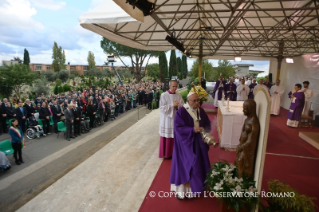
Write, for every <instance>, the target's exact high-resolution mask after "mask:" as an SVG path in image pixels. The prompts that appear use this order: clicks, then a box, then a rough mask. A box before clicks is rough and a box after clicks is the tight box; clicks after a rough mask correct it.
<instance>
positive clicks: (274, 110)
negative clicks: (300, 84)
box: [270, 85, 285, 115]
mask: <svg viewBox="0 0 319 212" xmlns="http://www.w3.org/2000/svg"><path fill="white" fill-rule="evenodd" d="M276 91H277V94H276V93H275V92H276ZM284 91H285V89H284V87H283V86H280V85H273V86H272V87H271V88H270V96H271V108H270V114H273V115H278V114H279V112H280V98H281V96H282V94H283V93H284Z"/></svg>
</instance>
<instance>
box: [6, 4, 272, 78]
mask: <svg viewBox="0 0 319 212" xmlns="http://www.w3.org/2000/svg"><path fill="white" fill-rule="evenodd" d="M104 1H107V0H64V1H60V0H0V14H1V18H0V31H1V33H0V62H1V61H2V60H11V59H13V57H20V58H21V59H23V51H24V48H26V49H27V50H28V51H29V54H30V60H31V63H43V64H51V63H52V47H53V43H54V41H56V42H57V43H58V45H59V46H62V48H63V49H64V50H65V52H66V62H70V63H71V64H83V65H84V64H87V55H88V51H92V52H93V53H94V55H95V61H96V64H97V65H102V64H104V61H105V60H106V55H105V54H104V53H103V50H102V49H101V47H100V40H101V36H100V35H97V34H95V33H93V32H91V31H88V30H85V29H83V28H82V27H81V26H80V24H79V20H78V18H79V16H80V15H82V14H83V13H85V12H87V11H89V10H90V9H93V8H95V7H97V6H98V5H99V4H101V3H102V2H104ZM109 1H111V0H109ZM169 55H170V53H169V52H168V53H167V59H168V60H169ZM177 56H181V55H180V54H179V53H177ZM126 61H129V60H126ZM193 61H194V59H188V68H189V69H190V68H191V66H192V63H193ZM211 62H212V63H213V66H216V65H217V60H211ZM232 62H233V61H232ZM150 63H158V59H156V58H152V59H151V60H150ZM241 63H245V64H246V63H247V64H254V67H252V68H251V69H253V70H261V71H266V72H268V70H269V61H242V62H241ZM115 65H122V64H121V63H120V62H117V63H116V64H115Z"/></svg>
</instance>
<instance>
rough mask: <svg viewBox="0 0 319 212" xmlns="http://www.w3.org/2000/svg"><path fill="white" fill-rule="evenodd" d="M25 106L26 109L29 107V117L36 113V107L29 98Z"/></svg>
mask: <svg viewBox="0 0 319 212" xmlns="http://www.w3.org/2000/svg"><path fill="white" fill-rule="evenodd" d="M23 107H25V109H27V118H30V117H31V116H33V115H34V114H35V109H34V107H33V106H32V104H31V102H30V100H29V99H27V100H25V102H24V105H23Z"/></svg>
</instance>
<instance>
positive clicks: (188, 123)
mask: <svg viewBox="0 0 319 212" xmlns="http://www.w3.org/2000/svg"><path fill="white" fill-rule="evenodd" d="M196 101H197V102H196ZM194 105H195V106H194ZM196 105H197V106H196ZM185 107H187V108H188V110H191V111H192V112H193V114H194V115H193V116H194V117H195V114H197V118H199V117H200V120H199V127H203V128H204V129H205V131H206V132H210V130H211V122H210V120H209V118H208V116H207V114H206V113H205V111H204V110H203V109H202V108H200V107H199V98H198V95H197V94H192V95H191V96H190V97H188V99H187V104H185V105H184V107H181V108H180V109H179V110H178V111H177V113H176V115H175V121H174V139H175V144H174V150H173V157H172V166H171V176H170V183H171V184H172V186H173V187H176V190H174V189H172V190H174V191H176V192H177V190H178V187H184V185H185V187H186V186H187V185H189V184H190V188H191V191H190V192H191V193H195V192H196V194H198V193H199V192H203V191H204V190H205V184H204V182H205V179H206V176H207V173H208V172H209V170H210V167H211V166H210V162H209V158H208V150H209V146H208V145H207V144H206V143H204V141H203V139H202V136H201V134H200V133H199V130H198V129H199V127H195V126H194V125H195V124H194V119H193V117H192V116H191V115H190V113H189V112H188V111H187V110H186V109H185ZM172 186H171V188H172ZM180 191H181V190H180ZM182 192H183V191H182Z"/></svg>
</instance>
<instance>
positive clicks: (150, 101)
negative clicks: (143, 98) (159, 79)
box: [147, 90, 154, 110]
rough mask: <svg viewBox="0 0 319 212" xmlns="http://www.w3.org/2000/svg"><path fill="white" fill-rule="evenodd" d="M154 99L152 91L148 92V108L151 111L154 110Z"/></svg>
mask: <svg viewBox="0 0 319 212" xmlns="http://www.w3.org/2000/svg"><path fill="white" fill-rule="evenodd" d="M153 97H154V94H153V92H152V91H151V90H149V91H148V94H147V103H148V105H147V107H148V109H149V110H152V109H153V108H152V104H153Z"/></svg>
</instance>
